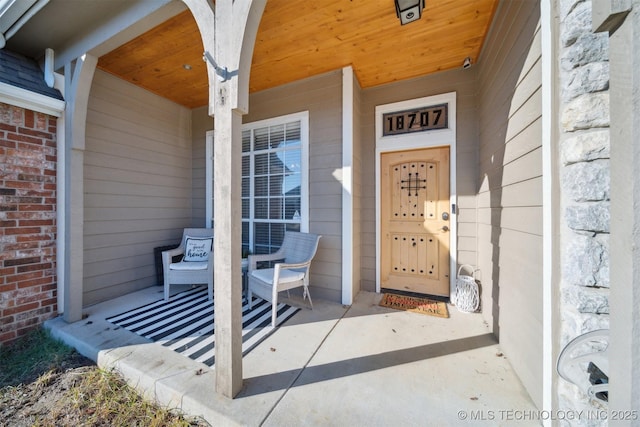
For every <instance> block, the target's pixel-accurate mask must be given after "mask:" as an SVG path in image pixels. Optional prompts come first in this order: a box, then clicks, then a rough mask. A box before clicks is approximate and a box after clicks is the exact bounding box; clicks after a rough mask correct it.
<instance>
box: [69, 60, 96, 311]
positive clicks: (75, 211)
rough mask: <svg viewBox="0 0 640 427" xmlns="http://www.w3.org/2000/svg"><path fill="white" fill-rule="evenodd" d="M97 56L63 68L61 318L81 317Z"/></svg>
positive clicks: (74, 62)
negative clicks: (88, 133) (90, 108)
mask: <svg viewBox="0 0 640 427" xmlns="http://www.w3.org/2000/svg"><path fill="white" fill-rule="evenodd" d="M97 63H98V59H97V58H95V57H93V56H91V55H87V54H85V55H83V56H82V57H80V58H78V59H76V60H75V61H73V62H72V63H68V64H66V65H65V67H64V76H65V77H64V78H65V85H64V86H65V98H66V101H67V106H66V110H65V136H64V139H65V156H64V159H65V162H66V165H65V174H64V187H65V200H64V206H65V212H66V216H65V219H64V223H65V231H66V232H65V234H64V245H65V254H64V260H63V261H62V262H64V279H65V280H64V283H63V284H62V286H63V288H64V291H63V293H64V316H63V318H64V320H65V321H66V322H76V321H78V320H80V319H82V294H83V292H84V287H83V263H84V257H83V252H84V246H83V239H84V148H85V128H86V126H85V125H86V120H87V104H88V101H89V91H90V89H91V82H92V81H93V74H94V72H95V69H96V64H97Z"/></svg>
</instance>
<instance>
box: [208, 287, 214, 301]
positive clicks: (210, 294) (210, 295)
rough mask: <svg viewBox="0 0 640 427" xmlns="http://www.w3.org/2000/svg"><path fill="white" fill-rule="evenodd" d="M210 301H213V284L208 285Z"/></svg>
mask: <svg viewBox="0 0 640 427" xmlns="http://www.w3.org/2000/svg"><path fill="white" fill-rule="evenodd" d="M208 294H209V301H211V300H212V299H213V283H209V284H208Z"/></svg>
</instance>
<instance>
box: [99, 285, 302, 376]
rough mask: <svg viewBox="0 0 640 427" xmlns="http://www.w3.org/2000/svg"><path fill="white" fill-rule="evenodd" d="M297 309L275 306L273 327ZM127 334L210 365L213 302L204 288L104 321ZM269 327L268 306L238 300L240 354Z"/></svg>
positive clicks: (260, 300)
mask: <svg viewBox="0 0 640 427" xmlns="http://www.w3.org/2000/svg"><path fill="white" fill-rule="evenodd" d="M299 310H300V309H299V308H296V307H291V306H289V305H286V304H278V318H277V324H276V326H279V325H281V324H282V322H284V321H285V320H287V319H289V318H290V317H291V316H293V315H294V314H295V313H297V312H298V311H299ZM106 320H107V321H108V322H111V323H113V324H115V325H118V326H120V327H122V328H124V329H126V330H128V331H131V332H135V333H136V334H138V335H141V336H143V337H145V338H148V339H150V340H152V341H155V342H158V343H160V344H162V345H163V346H165V347H169V348H171V349H172V350H174V351H176V352H178V353H180V354H182V355H184V356H187V357H190V358H191V359H193V360H196V361H198V362H202V363H204V364H206V365H208V366H213V364H214V346H215V334H214V329H215V324H214V313H213V301H209V300H207V289H206V288H197V289H192V290H189V291H185V292H181V293H179V294H176V295H174V296H172V297H171V298H169V301H164V300H160V301H156V302H152V303H150V304H147V305H144V306H142V307H139V308H136V309H133V310H129V311H127V312H125V313H122V314H118V315H116V316H112V317H108V318H107V319H106ZM274 330H275V328H273V327H272V326H271V303H270V302H267V301H265V300H263V299H261V298H257V297H254V300H253V308H252V309H251V310H249V304H248V303H247V300H246V298H245V297H243V298H242V355H243V356H244V355H245V354H247V353H248V352H249V351H251V349H253V348H254V347H255V346H256V345H258V344H259V343H260V342H261V341H262V340H264V339H265V338H266V337H268V336H269V335H270V334H271V333H272V332H273V331H274Z"/></svg>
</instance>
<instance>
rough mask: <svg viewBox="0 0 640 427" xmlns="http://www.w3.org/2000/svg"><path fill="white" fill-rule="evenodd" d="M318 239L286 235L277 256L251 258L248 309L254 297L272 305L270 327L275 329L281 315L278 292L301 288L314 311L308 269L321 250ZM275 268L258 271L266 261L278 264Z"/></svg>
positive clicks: (313, 235) (288, 232) (303, 235)
mask: <svg viewBox="0 0 640 427" xmlns="http://www.w3.org/2000/svg"><path fill="white" fill-rule="evenodd" d="M320 237H321V236H319V235H317V234H310V233H300V232H293V231H287V232H286V233H285V235H284V240H283V242H282V246H280V249H278V251H277V252H274V253H272V254H266V255H249V257H248V262H249V271H248V274H247V275H248V277H249V289H248V295H247V298H248V299H249V308H251V305H252V299H253V295H254V294H255V295H258V296H259V297H261V298H264V299H265V300H267V301H271V306H272V308H271V325H272V326H274V327H275V326H276V318H277V315H278V292H281V291H287V292H288V291H289V289H293V288H296V287H299V286H302V288H303V294H302V295H303V298H305V299H306V298H307V297H308V298H309V304H310V305H311V308H312V309H313V303H312V302H311V294H310V293H309V267H310V266H311V260H312V259H313V257H314V256H315V254H316V250H317V249H318V241H319V240H320ZM277 260H280V261H281V262H278V263H276V264H275V265H274V266H273V267H272V268H263V269H258V268H257V263H258V262H263V261H277Z"/></svg>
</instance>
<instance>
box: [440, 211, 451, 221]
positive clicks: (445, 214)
mask: <svg viewBox="0 0 640 427" xmlns="http://www.w3.org/2000/svg"><path fill="white" fill-rule="evenodd" d="M442 219H443V220H445V221H446V220H448V219H449V212H442Z"/></svg>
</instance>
